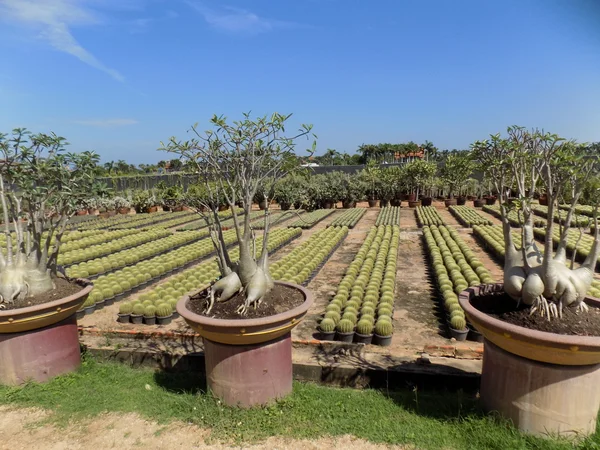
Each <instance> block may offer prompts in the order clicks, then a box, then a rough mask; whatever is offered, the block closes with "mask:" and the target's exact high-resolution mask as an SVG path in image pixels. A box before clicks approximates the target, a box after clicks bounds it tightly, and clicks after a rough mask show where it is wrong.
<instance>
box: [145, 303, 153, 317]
mask: <svg viewBox="0 0 600 450" xmlns="http://www.w3.org/2000/svg"><path fill="white" fill-rule="evenodd" d="M144 317H156V306H154V305H150V306H146V307H145V308H144Z"/></svg>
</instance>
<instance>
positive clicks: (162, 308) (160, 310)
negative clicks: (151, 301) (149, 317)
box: [156, 303, 173, 317]
mask: <svg viewBox="0 0 600 450" xmlns="http://www.w3.org/2000/svg"><path fill="white" fill-rule="evenodd" d="M172 313H173V309H172V308H171V305H169V304H168V303H160V304H159V305H157V306H156V317H169V316H170V315H171V314H172Z"/></svg>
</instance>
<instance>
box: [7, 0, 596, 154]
mask: <svg viewBox="0 0 600 450" xmlns="http://www.w3.org/2000/svg"><path fill="white" fill-rule="evenodd" d="M599 50H600V2H598V1H596V0H537V1H536V0H515V1H512V0H502V1H500V0H498V1H491V0H489V1H487V0H483V1H482V0H454V1H451V0H421V1H416V0H411V1H408V0H371V1H367V0H294V1H292V0H279V1H275V0H246V1H241V0H237V1H236V0H232V1H229V0H223V1H216V0H212V1H208V0H207V1H196V0H189V1H186V0H0V51H1V53H2V55H3V56H2V63H1V64H0V130H2V131H5V132H6V131H9V130H10V129H12V128H13V127H16V126H25V127H27V128H29V129H31V130H34V131H54V132H56V133H57V134H60V135H62V136H65V137H67V138H68V139H69V141H70V142H71V144H72V149H73V150H96V151H97V152H98V153H100V155H101V156H102V158H103V160H111V159H126V160H128V161H130V162H135V163H140V162H155V161H158V160H159V159H161V158H164V157H165V156H167V155H164V154H162V153H160V152H157V151H156V148H157V147H158V145H159V142H160V141H161V140H167V139H168V138H169V137H170V136H172V135H175V136H178V137H185V136H186V130H187V129H188V128H189V126H190V125H191V124H193V123H195V122H200V124H207V125H208V119H209V118H210V116H211V115H212V114H214V113H218V114H225V115H227V116H229V117H231V118H239V116H240V114H241V112H243V111H250V110H252V111H253V112H254V113H256V114H266V113H270V112H273V111H278V112H282V113H289V112H293V113H294V118H293V120H294V123H295V124H300V123H312V124H314V131H315V132H316V133H317V135H318V136H319V140H318V153H322V152H324V151H325V149H327V148H336V149H338V150H340V151H348V152H354V151H355V150H356V148H357V147H358V145H360V144H361V143H363V142H364V143H377V142H404V141H408V140H414V141H416V142H424V141H425V140H430V141H432V142H433V143H434V144H435V145H437V146H438V147H440V148H450V149H451V148H466V147H467V146H468V145H469V143H471V142H472V141H474V140H476V139H481V138H485V137H486V136H487V135H488V134H490V133H495V132H499V131H503V130H504V129H505V128H506V126H507V125H512V124H518V125H523V126H527V127H543V128H544V129H547V130H549V131H552V132H556V133H558V134H561V135H563V136H565V137H569V138H576V139H578V140H580V141H600V106H599V105H600V51H599ZM307 146H308V143H307ZM302 152H303V147H300V148H298V153H302Z"/></svg>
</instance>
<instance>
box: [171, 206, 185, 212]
mask: <svg viewBox="0 0 600 450" xmlns="http://www.w3.org/2000/svg"><path fill="white" fill-rule="evenodd" d="M171 211H173V212H179V211H183V206H173V207H172V208H171Z"/></svg>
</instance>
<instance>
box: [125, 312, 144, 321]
mask: <svg viewBox="0 0 600 450" xmlns="http://www.w3.org/2000/svg"><path fill="white" fill-rule="evenodd" d="M129 319H130V320H131V323H142V320H143V319H144V316H143V315H141V314H140V315H137V314H131V315H130V316H129Z"/></svg>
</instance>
